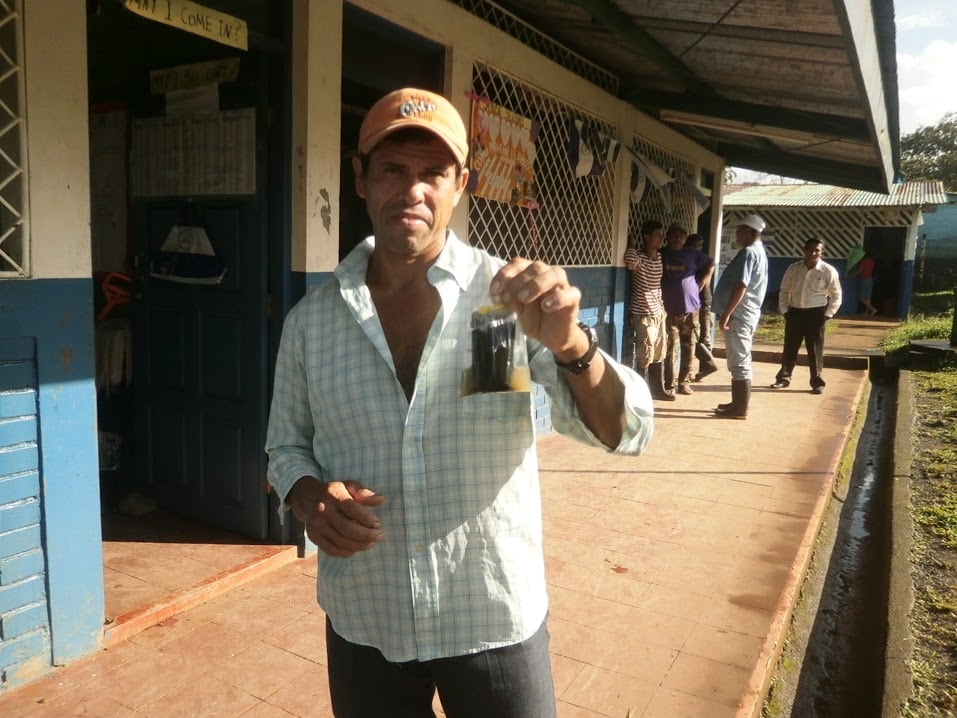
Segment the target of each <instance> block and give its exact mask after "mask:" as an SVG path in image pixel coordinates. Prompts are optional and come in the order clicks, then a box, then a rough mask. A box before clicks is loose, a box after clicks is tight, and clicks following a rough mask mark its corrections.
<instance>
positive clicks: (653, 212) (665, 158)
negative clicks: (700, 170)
mask: <svg viewBox="0 0 957 718" xmlns="http://www.w3.org/2000/svg"><path fill="white" fill-rule="evenodd" d="M632 146H633V147H634V148H635V149H636V150H637V151H638V152H639V153H640V154H641V155H642V156H644V157H645V158H647V159H648V160H650V161H651V162H654V163H655V164H656V165H658V166H659V167H661V168H662V169H665V170H667V171H668V173H669V174H670V175H671V176H672V177H674V178H675V179H674V180H673V181H672V182H669V183H668V187H669V188H670V192H671V208H670V210H669V208H668V203H667V201H666V199H665V198H664V197H663V196H662V194H661V192H659V191H658V190H657V189H656V188H655V186H654V185H653V184H652V183H651V181H650V180H649V181H648V182H647V183H646V187H645V191H644V194H643V195H642V197H641V200H640V201H635V200H634V199H632V201H631V203H630V204H629V210H628V235H629V236H630V237H634V238H635V239H636V240H640V239H641V225H642V224H644V223H645V222H647V221H649V220H655V219H656V220H658V221H659V222H661V223H662V224H663V225H664V227H665V230H667V229H668V226H669V225H672V224H680V225H682V226H684V227H685V228H686V229H687V230H688V232H689V233H691V234H694V233H695V232H697V231H698V215H697V213H696V211H695V202H694V199H693V198H692V196H691V192H690V190H689V189H688V188H687V187H686V186H685V184H684V182H682V181H680V178H681V176H685V177H687V178H688V179H690V180H692V181H694V178H695V177H697V171H696V169H695V167H694V166H693V165H692V164H691V163H690V162H688V161H687V160H683V159H681V158H680V157H678V156H677V155H673V154H671V153H669V152H666V151H665V150H663V149H662V148H661V147H658V146H657V145H653V144H651V143H650V142H648V141H647V140H644V139H642V138H640V137H637V136H636V137H635V138H634V140H633V142H632ZM631 171H632V169H631V167H630V166H629V167H628V172H631ZM630 179H631V177H630V175H629V181H630ZM696 184H697V183H696Z"/></svg>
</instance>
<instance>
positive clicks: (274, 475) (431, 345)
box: [267, 88, 654, 718]
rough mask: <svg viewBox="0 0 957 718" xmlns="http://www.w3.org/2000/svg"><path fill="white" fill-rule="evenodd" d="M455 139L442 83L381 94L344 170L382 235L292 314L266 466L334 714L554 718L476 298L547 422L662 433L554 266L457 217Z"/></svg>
mask: <svg viewBox="0 0 957 718" xmlns="http://www.w3.org/2000/svg"><path fill="white" fill-rule="evenodd" d="M468 148H469V139H468V133H467V131H466V129H465V124H464V122H463V120H462V118H461V116H460V115H459V114H458V112H457V111H456V109H455V107H454V106H452V104H451V103H450V102H449V101H448V100H446V99H445V98H444V97H442V96H440V95H436V94H435V93H432V92H428V91H426V90H421V89H416V88H404V89H401V90H396V91H395V92H391V93H389V94H388V95H386V96H385V97H383V98H382V99H380V100H379V101H378V102H376V103H375V104H374V105H373V106H372V108H370V110H369V112H368V113H367V114H366V117H365V119H364V120H363V122H362V125H361V127H360V129H359V142H358V150H359V154H358V156H356V157H355V158H354V159H353V163H352V164H353V169H354V171H355V175H356V177H355V188H356V192H357V193H358V194H359V196H360V197H362V198H363V199H364V200H365V205H366V209H367V210H368V213H369V217H370V220H371V222H372V226H373V228H374V235H373V236H371V237H369V238H367V239H366V240H365V241H364V242H362V243H360V244H359V245H358V246H357V247H356V248H355V249H353V250H352V251H351V252H350V253H349V255H348V256H347V257H346V258H345V259H343V260H342V262H340V264H339V266H338V267H336V269H335V272H334V275H335V276H334V277H333V278H332V279H330V280H329V281H326V282H324V283H322V284H320V285H318V286H316V287H315V288H314V289H313V290H312V291H310V292H309V294H307V295H306V296H305V297H304V298H303V299H302V300H300V302H299V303H298V304H297V305H296V307H295V308H293V310H292V311H291V312H290V313H289V316H288V317H287V318H286V320H285V323H284V327H283V334H282V341H281V343H280V347H279V353H278V356H277V358H276V378H275V382H274V389H273V401H272V406H271V410H270V417H269V430H268V432H267V452H268V453H269V474H268V477H269V481H270V484H271V485H272V486H273V488H274V489H275V490H276V493H277V495H278V497H279V498H280V500H281V502H282V504H283V506H284V507H286V508H288V509H290V510H291V511H292V512H293V514H294V515H295V516H296V517H297V518H298V519H299V520H301V521H302V522H303V524H304V525H305V530H306V533H307V535H308V536H309V538H310V539H311V540H312V541H313V542H314V543H315V544H316V546H317V547H318V548H319V556H318V565H319V574H318V579H317V595H318V600H319V604H320V605H321V606H322V609H323V611H324V612H325V614H326V620H327V623H326V633H325V636H326V660H325V664H326V668H327V672H328V679H329V686H330V695H331V700H332V712H333V714H334V715H335V716H336V718H366V717H367V716H376V717H378V716H389V717H390V718H391V717H393V716H433V715H434V713H433V711H432V704H433V699H434V694H435V692H436V690H438V692H439V695H440V698H441V701H442V707H443V710H444V712H445V714H446V715H449V716H467V717H473V716H474V717H476V718H484V717H485V716H496V718H498V717H502V718H505V717H512V718H520V717H521V718H524V716H535V718H554V716H555V714H556V706H555V691H554V685H553V681H552V677H551V671H550V666H549V649H548V631H547V629H546V626H545V617H546V614H547V612H548V597H547V593H546V581H545V565H544V555H543V545H542V544H543V538H542V517H541V495H540V492H539V475H538V468H537V459H536V455H535V422H534V416H533V414H534V409H535V407H534V406H533V401H532V394H531V392H530V391H528V390H519V389H510V390H505V389H501V390H499V389H498V388H496V389H495V390H488V391H482V392H478V393H475V392H471V391H469V392H466V391H465V388H466V387H465V386H463V373H464V370H465V369H466V368H467V367H470V366H472V361H471V359H470V352H471V348H472V347H473V340H474V338H475V337H474V335H473V318H474V314H475V312H476V311H477V310H479V309H480V308H481V307H484V306H487V305H488V304H489V302H490V301H491V302H492V303H495V304H501V305H504V306H505V307H506V308H507V309H508V310H510V311H511V312H514V313H515V314H516V315H517V316H518V318H519V320H520V322H521V328H522V330H523V333H524V336H525V341H524V344H525V355H526V357H527V364H528V369H527V371H528V373H529V374H530V377H531V380H532V381H534V382H536V383H537V384H539V385H540V386H542V388H543V389H544V391H545V394H546V395H547V396H548V398H549V406H550V417H551V419H552V426H553V427H554V428H555V429H556V430H557V431H560V432H562V433H564V434H566V435H568V436H572V437H574V438H576V439H578V440H579V441H581V442H583V443H585V444H588V445H591V446H594V447H599V448H603V449H604V450H605V451H609V452H612V451H614V452H617V453H620V454H629V455H635V454H640V453H641V452H642V451H644V449H645V448H646V447H647V445H648V442H649V441H650V439H651V435H652V432H653V426H654V425H653V414H654V408H653V405H652V402H651V396H650V394H649V393H648V388H647V386H646V385H645V383H644V382H643V381H641V379H639V377H638V375H637V374H635V373H634V372H632V371H631V370H629V369H626V368H625V367H623V366H620V365H619V364H617V363H616V362H614V361H613V360H612V359H611V357H610V356H608V355H607V354H605V353H604V352H603V351H601V350H600V349H599V348H598V338H597V336H596V334H595V332H594V331H593V330H592V329H591V328H590V327H588V326H586V325H582V324H580V323H579V321H578V315H579V310H580V300H581V291H580V290H579V289H578V288H577V287H575V286H573V285H572V284H571V283H570V282H569V280H568V277H567V275H566V274H565V271H564V270H563V269H562V268H561V267H555V266H549V265H547V264H544V263H542V262H532V261H529V260H527V259H522V258H515V259H512V260H511V261H505V260H503V259H498V258H496V257H493V256H491V255H489V254H488V253H487V252H484V251H482V250H480V249H478V248H476V247H473V246H470V245H469V244H467V243H465V242H462V241H460V240H459V239H458V238H457V237H456V236H455V234H454V233H453V232H452V231H451V229H449V226H448V225H449V221H450V219H451V216H452V211H453V208H454V207H455V206H456V204H457V203H458V201H459V200H460V199H461V198H462V196H463V194H464V192H465V188H466V184H467V180H468V169H467V167H466V159H467V155H468ZM512 336H513V338H514V334H513V335H512ZM472 358H474V357H472ZM582 491H588V487H587V486H583V487H582ZM303 680H306V681H307V682H308V681H311V680H312V678H311V677H310V678H304V679H303Z"/></svg>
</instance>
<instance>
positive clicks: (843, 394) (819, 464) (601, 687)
mask: <svg viewBox="0 0 957 718" xmlns="http://www.w3.org/2000/svg"><path fill="white" fill-rule="evenodd" d="M776 369H777V366H776V365H774V364H770V363H761V362H759V363H756V365H755V372H756V378H755V382H754V386H755V389H754V394H753V397H752V408H751V413H750V415H749V417H748V420H747V421H727V420H720V419H715V418H712V416H711V409H712V408H713V407H714V406H715V404H717V403H718V402H719V401H727V400H728V397H729V392H728V384H727V377H726V376H725V372H723V371H722V373H719V374H716V375H715V376H714V377H711V378H709V379H708V380H706V382H705V383H703V384H699V385H695V386H696V392H695V394H694V395H693V396H690V397H679V399H678V401H676V402H674V403H671V404H662V403H659V404H658V405H657V407H656V408H657V420H656V435H655V439H654V440H653V442H652V445H651V447H650V449H649V451H648V453H647V454H646V455H644V456H642V457H634V458H632V457H615V456H609V455H607V454H605V453H603V452H600V451H596V450H593V449H588V448H585V447H580V446H578V445H576V444H573V443H571V442H569V441H568V440H566V439H564V438H562V437H559V436H557V435H550V436H548V437H545V438H544V439H543V440H542V441H541V443H540V456H541V469H542V486H543V507H544V517H545V549H546V564H547V574H548V580H549V591H550V595H551V600H552V605H551V614H550V621H549V628H550V633H551V637H552V644H551V645H552V664H553V670H554V675H555V683H556V692H557V695H558V702H559V715H560V716H561V717H562V718H599V717H613V718H625V717H626V716H628V717H629V718H674V717H675V716H686V717H688V718H724V717H725V716H727V717H728V718H731V716H736V717H739V718H744V717H745V716H747V717H748V718H751V717H752V716H755V715H757V714H758V712H759V710H760V700H761V697H762V695H763V691H764V690H765V688H766V683H765V682H766V679H767V677H768V675H769V667H771V666H772V665H773V660H774V657H775V655H776V648H777V646H779V644H780V641H781V637H782V636H783V632H784V630H785V628H786V624H787V620H788V616H789V612H790V609H791V606H792V605H793V601H794V600H795V599H796V597H797V592H798V590H799V588H800V577H801V575H802V574H803V571H804V569H805V567H806V563H807V561H808V559H809V557H810V552H811V549H812V546H813V540H814V536H815V534H816V530H817V525H816V521H817V520H818V519H819V516H820V511H821V508H822V507H823V503H824V501H826V499H827V497H828V495H829V489H830V482H831V479H832V477H833V474H834V472H835V470H836V468H837V462H838V460H839V457H840V453H841V451H842V448H843V446H844V443H845V441H846V438H847V434H848V430H849V428H850V425H851V422H852V418H853V416H854V413H855V411H856V407H857V405H858V403H859V402H860V400H861V397H862V391H863V390H864V388H865V387H866V378H865V374H864V372H863V371H861V370H828V371H827V372H826V377H827V379H828V387H827V390H826V393H825V394H824V395H823V396H814V395H811V394H810V393H809V392H808V391H807V390H806V388H804V387H801V386H799V384H800V381H799V378H798V377H797V375H796V378H795V381H794V383H793V384H792V386H791V388H790V389H788V390H783V391H772V390H770V389H766V388H765V387H767V385H768V384H770V383H771V381H772V380H773V375H774V372H775V371H776ZM799 371H801V370H800V369H799ZM156 518H157V519H159V518H161V517H160V516H157V517H156ZM168 520H169V519H168V517H167V518H164V519H163V521H164V523H165V522H167V521H168ZM141 538H142V537H141ZM195 538H196V539H197V540H198V538H199V537H195ZM129 544H135V546H130V545H129ZM240 546H241V548H240ZM143 547H148V549H149V552H150V553H155V554H156V555H157V556H158V557H159V556H165V559H163V560H162V561H161V562H159V563H160V564H162V565H164V566H166V567H167V568H171V569H175V568H176V567H177V566H178V565H179V564H180V563H182V562H183V559H184V558H188V559H189V561H187V562H186V563H189V564H190V565H193V562H197V563H204V562H207V561H213V562H214V559H211V558H210V553H212V554H213V555H215V554H217V553H218V552H219V551H225V553H223V554H222V555H224V556H225V555H226V554H227V553H229V552H232V551H237V552H239V554H240V558H241V559H242V558H247V559H248V561H247V563H249V562H250V561H252V562H253V563H255V562H256V560H257V559H256V558H255V554H256V552H258V551H261V550H268V547H263V546H258V545H248V544H246V543H244V542H238V543H231V542H230V541H226V542H225V543H224V544H220V547H219V549H208V548H206V549H204V548H202V547H201V545H200V544H199V543H194V541H193V539H188V540H186V539H183V540H180V541H179V542H178V543H172V542H168V541H164V540H159V539H156V537H155V536H154V537H153V538H152V539H151V540H149V541H140V540H135V541H131V540H129V537H127V538H126V539H124V540H123V541H118V542H117V545H116V546H110V547H108V550H107V552H108V557H107V558H106V563H107V565H108V575H109V576H111V577H112V579H111V580H113V581H114V584H113V585H114V587H115V588H117V589H118V588H121V587H123V586H127V585H132V586H133V587H134V588H136V587H138V586H139V584H138V583H137V582H136V581H135V580H133V579H138V580H142V577H143V576H145V575H146V574H142V575H137V570H136V569H137V567H138V566H139V559H138V558H137V557H136V552H135V550H134V549H136V548H143ZM130 551H132V553H130ZM246 551H249V552H250V553H249V554H248V555H247V554H246V553H245V552H246ZM250 556H252V558H250ZM174 559H175V561H174ZM217 560H218V559H217ZM213 570H218V568H214V569H213ZM114 572H115V573H114ZM147 573H149V574H151V575H153V577H154V579H155V581H154V582H155V583H156V584H157V585H159V586H161V587H162V588H163V590H174V591H177V590H178V591H180V593H183V592H186V593H188V592H190V591H191V590H193V589H194V588H195V587H191V588H185V589H184V588H182V587H177V586H175V585H174V584H173V583H170V582H169V577H164V576H163V575H162V571H160V570H159V569H158V568H157V569H156V570H155V571H154V570H152V569H150V570H149V571H148V572H147ZM177 573H180V574H181V575H185V574H186V573H187V572H177ZM194 577H195V575H194ZM242 580H243V582H241V583H237V584H236V585H234V586H233V587H232V588H231V590H228V591H226V592H225V593H222V592H219V591H218V590H216V591H213V590H208V591H207V592H206V593H205V594H203V595H200V596H199V597H198V598H197V599H196V600H195V603H196V605H194V606H193V607H192V608H188V609H187V610H180V611H179V612H178V613H176V615H172V616H168V617H166V618H164V619H163V620H161V621H160V622H159V623H158V624H156V625H152V624H153V623H156V622H155V621H153V622H152V623H151V624H149V627H148V628H145V630H138V629H137V630H135V631H133V630H131V631H129V633H128V635H122V636H117V637H115V638H114V639H113V640H111V641H109V642H108V646H107V647H106V648H105V649H104V650H101V651H99V652H98V653H97V654H95V655H94V656H92V657H89V658H87V659H83V660H81V661H79V662H77V663H75V664H73V665H71V666H68V667H65V668H62V669H58V670H56V671H55V672H54V673H52V674H51V675H49V676H47V677H44V678H41V679H39V680H37V681H35V682H34V683H32V684H30V685H28V686H26V687H24V688H21V689H18V690H15V691H12V692H11V693H9V694H7V695H5V696H0V715H3V716H4V717H5V718H6V717H8V716H9V717H10V718H16V717H19V716H28V715H29V716H74V715H89V716H104V717H110V718H112V716H155V717H157V718H159V717H162V718H174V717H176V716H223V717H224V718H233V717H237V716H244V717H250V716H265V717H274V716H275V717H279V716H282V717H284V718H289V716H316V717H320V716H321V717H323V718H327V717H328V716H330V715H331V711H330V708H329V702H328V688H327V686H326V684H325V670H324V662H325V649H324V639H323V630H324V616H323V614H322V611H321V610H320V609H319V608H318V607H317V605H316V603H315V580H316V575H315V562H314V559H313V558H306V559H295V558H294V557H290V556H289V554H283V555H282V556H280V558H279V559H278V560H276V563H275V564H274V565H273V566H272V567H271V568H270V570H269V571H268V572H266V573H264V574H262V575H259V576H255V575H254V574H252V573H247V574H246V575H245V576H244V577H243V579H242ZM144 590H145V589H144ZM134 593H135V592H134ZM132 595H133V593H130V594H128V596H127V597H128V598H129V597H132ZM140 595H143V596H145V593H144V594H140ZM123 600H126V599H123ZM108 601H109V603H110V606H111V607H112V608H111V610H113V611H115V612H116V613H117V614H118V615H119V616H123V615H129V614H130V613H131V611H129V610H127V609H129V606H130V605H132V604H122V603H121V602H120V594H119V593H115V594H114V596H113V598H112V599H108ZM138 601H139V599H137V600H136V601H135V602H138ZM124 610H126V613H125V614H124V613H123V611H124ZM133 612H135V609H134V611H133Z"/></svg>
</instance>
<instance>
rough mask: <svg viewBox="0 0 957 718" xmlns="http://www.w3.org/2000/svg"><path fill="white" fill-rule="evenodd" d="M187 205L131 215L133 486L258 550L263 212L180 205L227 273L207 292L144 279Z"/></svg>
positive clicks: (263, 518) (233, 199)
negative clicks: (136, 268) (134, 249)
mask: <svg viewBox="0 0 957 718" xmlns="http://www.w3.org/2000/svg"><path fill="white" fill-rule="evenodd" d="M261 194H262V193H261ZM186 203H187V199H186V198H163V199H140V200H136V201H134V204H133V231H134V236H135V237H137V240H138V243H139V245H140V250H141V251H140V252H139V257H140V258H141V271H140V280H139V295H140V296H139V297H138V299H137V301H136V303H135V304H136V308H135V317H134V343H133V354H134V374H133V384H134V391H135V397H136V410H135V414H136V425H137V426H136V432H135V433H136V443H135V454H136V461H135V464H136V483H137V484H138V485H139V486H140V488H141V490H142V491H144V492H145V493H147V494H148V495H150V496H153V497H154V498H156V499H157V500H158V501H159V502H160V504H161V505H162V506H164V507H165V508H168V509H170V510H172V511H175V512H177V513H180V514H184V515H187V516H191V517H194V518H197V519H200V520H202V521H205V522H208V523H211V524H214V525H217V526H220V527H223V528H226V529H230V530H233V531H237V532H240V533H243V534H245V535H248V536H251V537H254V538H265V537H266V534H267V528H268V525H267V510H266V507H267V497H266V494H265V492H264V477H265V455H264V453H263V436H264V426H265V417H266V344H267V339H266V321H267V287H266V277H267V259H266V258H267V232H266V221H265V219H264V218H265V214H266V212H265V206H264V205H265V200H264V199H263V198H262V197H261V196H257V195H249V196H228V197H227V196H224V197H200V198H193V199H192V200H189V204H191V205H192V208H193V211H194V213H195V215H196V216H198V217H199V218H200V221H201V222H202V224H203V225H204V226H205V228H206V231H207V234H208V236H209V239H210V242H211V244H212V246H213V249H214V251H215V253H216V255H217V256H219V257H220V258H221V259H222V260H224V262H225V266H226V273H225V275H224V277H223V279H222V281H221V283H219V284H216V285H199V284H185V283H179V282H174V281H169V280H165V279H156V278H153V277H150V276H148V273H147V272H145V271H143V269H144V268H143V267H142V264H143V260H145V259H146V258H148V257H150V256H154V255H155V253H156V252H157V251H159V249H160V247H161V246H162V244H163V242H164V240H165V239H166V236H167V234H168V232H169V230H170V228H171V227H173V226H174V225H176V224H179V223H181V222H182V215H183V210H184V205H185V204H186Z"/></svg>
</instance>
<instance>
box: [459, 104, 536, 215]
mask: <svg viewBox="0 0 957 718" xmlns="http://www.w3.org/2000/svg"><path fill="white" fill-rule="evenodd" d="M471 140H472V142H471V144H472V148H471V152H472V154H471V163H470V169H469V191H470V192H471V193H472V194H474V195H475V196H476V197H485V198H487V199H492V200H496V201H499V202H508V203H509V204H515V205H519V206H521V207H530V208H532V209H534V208H536V207H538V197H537V193H538V191H537V187H536V184H535V156H536V149H535V139H534V136H533V131H532V121H531V120H530V119H529V118H527V117H523V116H522V115H519V114H518V113H516V112H512V111H511V110H508V109H506V108H504V107H501V106H499V105H495V104H493V103H492V102H489V101H488V100H485V99H482V98H479V99H476V100H474V101H473V102H472V137H471Z"/></svg>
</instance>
